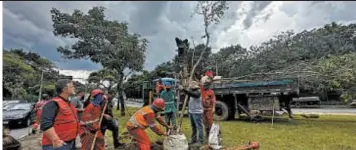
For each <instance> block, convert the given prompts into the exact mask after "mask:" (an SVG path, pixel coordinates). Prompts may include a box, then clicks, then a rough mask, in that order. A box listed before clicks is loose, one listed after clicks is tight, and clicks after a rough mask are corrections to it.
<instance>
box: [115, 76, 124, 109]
mask: <svg viewBox="0 0 356 150" xmlns="http://www.w3.org/2000/svg"><path fill="white" fill-rule="evenodd" d="M118 74H119V76H118V83H117V87H116V88H117V93H118V94H117V95H118V98H117V100H118V102H117V108H116V109H117V110H121V116H125V100H124V97H123V95H122V92H123V89H122V82H123V77H124V74H123V72H122V71H120V72H119V73H118ZM120 106H121V109H120Z"/></svg>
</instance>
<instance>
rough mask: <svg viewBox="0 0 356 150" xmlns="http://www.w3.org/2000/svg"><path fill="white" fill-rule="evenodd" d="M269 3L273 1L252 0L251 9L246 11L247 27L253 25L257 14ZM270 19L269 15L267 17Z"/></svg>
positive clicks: (245, 21) (245, 24)
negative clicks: (253, 0)
mask: <svg viewBox="0 0 356 150" xmlns="http://www.w3.org/2000/svg"><path fill="white" fill-rule="evenodd" d="M269 4H271V1H255V2H252V5H250V6H251V9H250V10H249V11H247V12H246V15H247V16H246V18H245V20H244V21H243V24H244V26H245V28H246V29H248V28H250V27H251V25H252V21H253V19H254V18H255V16H257V15H258V14H259V13H260V12H261V11H262V10H263V9H265V8H266V7H267V6H268V5H269ZM267 19H268V17H267Z"/></svg>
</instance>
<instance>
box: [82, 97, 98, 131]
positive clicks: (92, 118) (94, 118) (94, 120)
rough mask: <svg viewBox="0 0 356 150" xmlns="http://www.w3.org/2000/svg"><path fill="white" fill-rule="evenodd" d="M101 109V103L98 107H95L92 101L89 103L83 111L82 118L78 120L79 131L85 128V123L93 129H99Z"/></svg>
mask: <svg viewBox="0 0 356 150" xmlns="http://www.w3.org/2000/svg"><path fill="white" fill-rule="evenodd" d="M102 109H103V107H101V105H100V106H99V107H95V106H94V105H93V104H92V103H90V104H89V105H88V106H87V107H86V108H85V109H84V112H83V116H82V120H81V122H80V124H81V128H80V131H79V132H80V133H79V134H82V133H84V131H85V130H86V127H87V126H86V125H89V124H90V125H91V127H92V128H94V129H99V128H100V122H99V121H100V116H101V114H102Z"/></svg>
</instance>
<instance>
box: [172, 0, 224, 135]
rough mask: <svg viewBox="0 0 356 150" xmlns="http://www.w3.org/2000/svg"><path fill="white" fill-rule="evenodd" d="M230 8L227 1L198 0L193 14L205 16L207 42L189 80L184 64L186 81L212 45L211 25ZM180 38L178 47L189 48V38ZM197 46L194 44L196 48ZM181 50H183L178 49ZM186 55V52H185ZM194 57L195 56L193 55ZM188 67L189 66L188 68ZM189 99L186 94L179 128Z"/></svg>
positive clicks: (192, 65) (192, 64) (191, 70)
mask: <svg viewBox="0 0 356 150" xmlns="http://www.w3.org/2000/svg"><path fill="white" fill-rule="evenodd" d="M227 9H229V7H228V6H227V3H226V1H198V4H197V5H196V7H195V10H194V12H193V14H197V15H201V16H202V17H203V26H204V34H203V36H202V37H201V38H205V43H204V45H203V47H202V49H203V50H202V51H201V53H200V54H197V55H198V56H199V57H198V60H197V61H196V62H195V63H194V61H192V63H190V64H191V68H190V69H189V72H190V73H189V78H188V80H187V79H186V75H185V74H186V72H187V70H185V68H186V66H187V64H184V65H183V66H184V67H183V78H185V79H184V80H185V81H188V82H187V83H189V82H190V81H192V80H193V78H194V74H195V70H196V69H197V67H198V66H199V64H200V62H201V60H202V59H203V56H204V54H205V52H206V51H207V50H208V49H209V45H210V40H211V34H210V31H209V30H210V27H211V25H212V24H218V23H220V19H221V18H222V17H223V16H224V12H225V10H227ZM179 41H180V39H177V38H176V42H177V46H178V47H180V48H181V47H182V46H183V47H185V49H187V47H189V43H188V41H187V40H184V41H181V42H179ZM195 48H196V47H195V46H194V49H195ZM178 51H181V50H178ZM194 52H195V50H194V51H193V53H192V54H194V55H196V54H195V53H194ZM185 55H186V54H185ZM193 58H194V57H193ZM185 63H187V61H185ZM186 69H188V68H186ZM187 83H185V86H187ZM187 100H188V95H186V96H185V98H184V103H183V109H182V110H183V111H182V112H181V114H180V120H179V129H178V130H180V127H181V125H182V121H183V114H184V111H185V107H186V103H187Z"/></svg>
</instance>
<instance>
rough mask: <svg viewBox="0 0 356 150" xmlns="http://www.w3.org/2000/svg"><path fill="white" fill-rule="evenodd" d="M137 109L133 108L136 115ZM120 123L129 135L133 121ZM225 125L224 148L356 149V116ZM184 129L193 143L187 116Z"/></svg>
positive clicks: (273, 149)
mask: <svg viewBox="0 0 356 150" xmlns="http://www.w3.org/2000/svg"><path fill="white" fill-rule="evenodd" d="M135 110H137V108H129V112H130V113H131V114H133V113H134V112H135ZM114 113H115V116H116V118H117V119H118V120H119V128H120V129H119V130H120V133H122V132H125V131H126V129H125V124H126V122H127V120H128V119H129V115H128V114H127V113H126V116H125V117H121V116H120V115H119V114H120V113H119V111H115V112H114ZM217 123H218V124H220V126H221V131H222V138H223V146H224V147H239V146H241V145H244V144H246V143H247V142H248V141H257V142H259V144H260V149H262V150H356V116H334V115H321V116H320V117H319V118H318V119H305V118H302V117H300V116H295V119H294V120H292V121H288V119H287V118H286V117H283V118H278V119H277V120H275V122H274V125H273V127H272V126H271V121H270V120H269V121H268V120H267V121H264V122H259V123H254V122H245V121H240V120H234V121H221V122H217ZM182 128H183V129H182V130H183V132H184V133H185V135H186V136H187V138H188V140H189V141H190V134H191V128H190V123H189V120H188V118H187V117H185V118H184V120H183V125H182ZM146 131H147V132H148V134H149V136H150V138H151V141H156V140H159V138H161V139H162V138H163V137H159V136H156V135H155V134H154V133H153V132H152V131H151V130H150V129H147V130H146ZM106 139H107V142H108V143H107V144H108V145H112V137H111V132H110V131H107V132H106ZM123 142H127V141H123Z"/></svg>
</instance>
